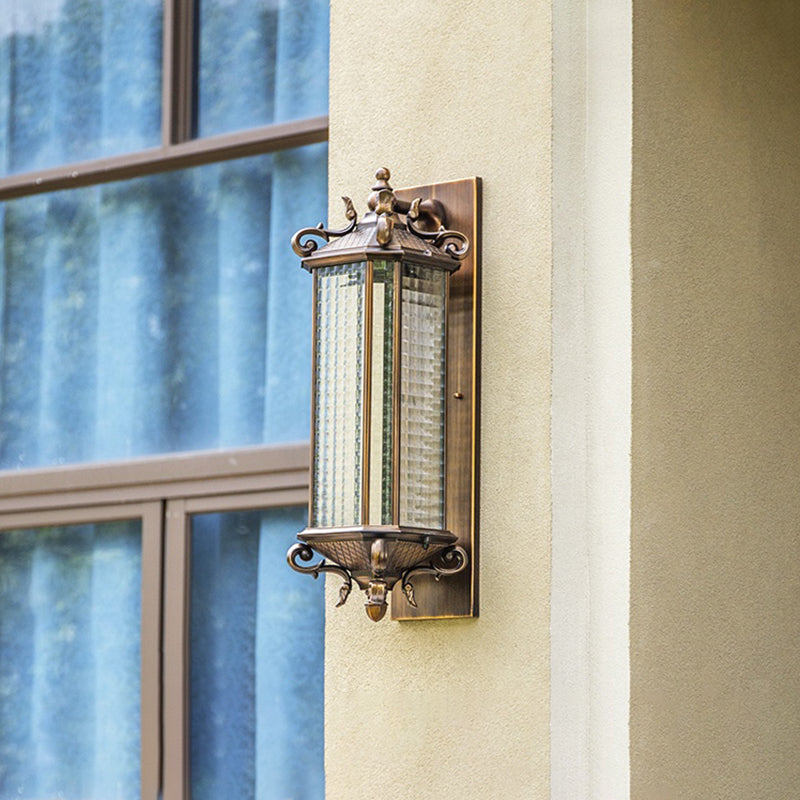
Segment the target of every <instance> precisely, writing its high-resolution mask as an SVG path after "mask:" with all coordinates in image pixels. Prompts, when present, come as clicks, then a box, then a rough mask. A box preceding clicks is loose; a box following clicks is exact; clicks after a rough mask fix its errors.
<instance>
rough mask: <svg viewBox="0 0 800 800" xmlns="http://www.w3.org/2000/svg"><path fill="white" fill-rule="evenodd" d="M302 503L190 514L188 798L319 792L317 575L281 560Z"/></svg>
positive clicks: (320, 619) (303, 799)
mask: <svg viewBox="0 0 800 800" xmlns="http://www.w3.org/2000/svg"><path fill="white" fill-rule="evenodd" d="M304 524H305V509H299V508H286V509H270V510H267V511H250V512H236V513H225V514H203V515H198V516H195V517H193V520H192V563H191V568H192V573H191V574H192V578H191V685H190V692H191V694H190V697H191V700H190V703H191V706H190V707H191V720H190V737H191V744H190V749H191V762H190V784H191V797H192V800H220V798H236V800H255V798H258V800H286V798H294V799H295V800H322V798H323V797H324V795H325V787H324V770H323V708H324V701H323V684H324V628H325V611H324V590H325V586H324V581H313V580H309V578H308V576H306V575H298V574H297V573H295V572H293V571H292V570H290V569H289V568H288V567H287V566H286V551H287V550H288V548H289V546H290V545H291V544H292V542H293V541H295V534H296V532H297V531H298V530H300V529H301V528H303V527H304Z"/></svg>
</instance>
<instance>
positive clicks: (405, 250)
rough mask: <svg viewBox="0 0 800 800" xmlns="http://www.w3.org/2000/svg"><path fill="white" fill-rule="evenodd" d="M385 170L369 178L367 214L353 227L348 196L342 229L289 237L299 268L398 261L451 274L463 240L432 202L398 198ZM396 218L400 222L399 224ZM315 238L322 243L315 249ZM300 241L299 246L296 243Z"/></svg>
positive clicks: (462, 253)
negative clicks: (297, 258) (299, 262)
mask: <svg viewBox="0 0 800 800" xmlns="http://www.w3.org/2000/svg"><path fill="white" fill-rule="evenodd" d="M389 177H390V174H389V170H388V169H385V168H383V169H379V170H378V171H377V172H376V173H375V178H376V183H375V185H374V186H373V187H372V193H371V194H370V196H369V198H368V200H367V207H368V208H369V211H368V212H367V214H365V216H364V219H363V220H362V221H361V222H359V221H358V215H357V213H356V210H355V207H354V206H353V203H352V201H351V200H350V198H349V197H343V198H342V200H343V201H344V204H345V217H346V218H347V219H348V220H349V221H350V224H349V225H348V226H347V227H346V228H342V229H340V230H328V229H326V228H325V227H324V226H323V225H322V223H320V224H319V225H318V226H317V227H315V228H303V229H302V230H299V231H297V233H295V235H294V236H293V237H292V248H293V249H294V251H295V253H297V255H299V256H300V257H301V259H302V264H303V267H305V268H306V269H307V270H309V271H310V270H313V269H315V268H317V267H324V266H331V265H334V264H346V263H352V262H356V261H366V260H368V259H372V260H384V261H385V260H402V261H409V262H413V263H415V264H423V265H425V266H432V267H437V268H439V269H443V270H446V271H448V272H454V271H455V270H457V269H458V268H459V266H460V263H461V261H462V260H463V259H464V258H465V257H466V255H467V253H468V252H469V240H468V239H467V237H466V236H465V235H464V234H463V233H460V232H459V231H450V230H447V229H446V228H445V226H444V216H445V211H444V208H443V206H442V204H441V203H439V202H438V201H437V200H433V199H428V200H423V199H422V198H416V199H414V200H412V201H411V202H410V203H409V202H407V201H403V200H400V199H398V198H397V197H396V196H395V194H394V190H393V189H392V187H391V186H390V185H389ZM401 216H402V217H404V218H405V219H404V220H403V219H401ZM311 236H316V237H319V238H321V239H324V240H325V241H326V244H325V245H323V246H322V247H319V245H318V243H317V242H316V240H314V239H311V238H305V237H311ZM304 238H305V241H302V240H303V239H304Z"/></svg>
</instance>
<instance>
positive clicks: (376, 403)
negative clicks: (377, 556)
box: [369, 261, 396, 525]
mask: <svg viewBox="0 0 800 800" xmlns="http://www.w3.org/2000/svg"><path fill="white" fill-rule="evenodd" d="M395 263H396V262H394V261H376V262H374V264H373V267H372V276H373V278H372V279H373V285H372V354H371V358H372V380H371V408H370V442H369V522H370V523H372V524H374V525H381V524H383V525H389V524H391V522H392V385H393V381H392V371H393V366H394V348H393V347H392V342H393V336H392V333H393V328H394V265H395Z"/></svg>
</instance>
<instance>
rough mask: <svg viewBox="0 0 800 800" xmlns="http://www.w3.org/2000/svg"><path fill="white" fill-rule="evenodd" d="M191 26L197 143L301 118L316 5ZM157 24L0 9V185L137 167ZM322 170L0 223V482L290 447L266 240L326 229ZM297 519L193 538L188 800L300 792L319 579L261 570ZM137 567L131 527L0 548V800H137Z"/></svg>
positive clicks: (319, 71) (31, 7)
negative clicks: (118, 161) (166, 457)
mask: <svg viewBox="0 0 800 800" xmlns="http://www.w3.org/2000/svg"><path fill="white" fill-rule="evenodd" d="M199 8H200V22H201V32H200V57H201V58H200V74H199V78H198V97H199V108H198V130H199V132H200V134H201V135H207V134H211V133H219V132H224V131H230V130H236V129H239V128H243V127H250V126H253V125H263V124H268V123H271V122H277V121H282V120H287V119H293V118H298V117H303V116H309V115H316V114H323V113H325V111H326V106H327V39H328V30H327V15H328V8H327V2H326V0H292V2H289V0H243V1H242V2H236V3H234V4H232V3H231V2H230V0H201V1H200V3H199ZM233 8H235V10H236V13H232V9H233ZM161 11H162V2H161V0H2V2H1V3H0V172H2V173H4V174H7V173H13V172H20V171H27V170H33V169H40V168H44V167H48V166H52V165H55V164H58V163H64V162H70V161H77V160H83V159H88V158H96V157H100V156H106V155H111V154H115V153H122V152H127V151H131V150H135V149H141V148H145V147H151V146H156V145H158V143H159V141H160V122H161V120H160V109H161V90H160V80H161V73H160V70H161V66H160V64H161V37H162V28H161ZM326 156H327V151H326V146H325V145H314V146H309V147H305V148H301V149H298V150H293V151H286V152H282V153H275V154H271V155H265V156H259V157H254V158H249V159H243V160H239V161H232V162H225V163H221V164H214V165H208V166H204V167H199V168H195V169H192V170H184V171H180V172H175V173H170V174H163V175H158V176H152V177H146V178H137V179H134V180H130V181H125V182H120V183H114V184H106V185H102V186H96V187H90V188H85V189H79V190H73V191H64V192H57V193H53V194H45V195H37V196H33V197H28V198H24V199H20V200H13V201H9V202H6V203H2V204H0V334H1V335H0V469H17V468H30V467H39V466H49V465H57V464H75V463H82V462H91V461H103V460H112V459H123V458H129V457H135V456H143V455H150V454H156V453H166V452H175V451H187V450H197V449H207V448H224V447H238V446H246V445H256V444H264V443H277V442H288V441H298V440H303V439H306V438H307V437H308V408H309V394H308V393H309V374H310V362H309V350H310V311H311V309H310V294H311V281H310V279H309V277H308V275H307V274H306V273H304V272H303V271H302V270H301V269H299V266H298V264H297V261H296V259H295V258H294V256H293V255H292V253H291V251H290V248H289V247H288V241H289V237H290V235H291V234H292V232H293V231H294V230H296V229H297V228H299V227H303V226H305V225H308V224H309V222H311V223H316V222H317V221H319V220H322V219H324V218H325V216H326ZM301 516H302V515H301V514H300V513H299V512H297V510H284V511H274V512H268V513H267V512H265V513H264V514H257V515H255V516H250V517H248V516H247V515H244V517H242V515H219V516H218V517H216V518H214V519H211V520H208V519H204V520H201V521H200V522H198V523H197V524H198V526H199V528H198V530H201V531H202V530H204V531H206V534H207V538H205V539H203V538H202V537H201V539H199V540H198V542H197V550H196V556H195V560H194V562H193V563H194V566H195V568H196V570H197V571H196V575H197V576H203V575H205V577H203V578H202V580H201V582H200V583H201V587H200V588H196V586H195V584H193V595H192V599H193V602H194V603H196V604H197V608H196V609H193V610H192V615H193V616H192V618H193V620H202V619H204V618H205V616H206V614H205V610H204V609H207V608H208V603H209V600H208V597H206V595H204V594H203V592H204V591H205V589H204V588H203V587H206V588H207V589H208V591H209V592H211V590H212V589H213V592H212V593H211V594H210V595H209V597H212V598H213V608H214V613H215V614H217V615H218V618H219V619H223V620H224V624H223V626H222V628H221V629H217V628H213V626H212V629H210V630H206V631H204V630H201V629H198V631H197V639H196V641H195V640H194V639H193V642H192V647H193V656H192V658H193V678H192V681H193V682H192V692H193V699H194V701H196V707H197V708H198V709H202V708H210V709H217V710H219V709H225V710H226V712H230V713H227V716H225V717H224V720H225V721H224V724H221V725H220V724H219V718H218V717H217V716H215V714H204V713H200V712H198V713H196V714H195V716H194V717H193V721H192V753H193V761H192V765H193V767H192V768H193V776H192V780H193V784H194V785H193V791H194V792H195V793H196V794H195V795H194V796H195V797H196V798H204V797H209V798H211V797H228V796H230V797H233V796H236V797H242V798H250V797H252V798H254V800H255V799H256V798H258V800H268V799H269V798H281V800H286V799H287V798H295V800H316V798H320V797H322V796H323V794H324V790H323V771H322V716H321V715H322V697H321V692H322V628H323V617H322V614H323V612H322V596H321V582H320V583H317V582H311V581H308V580H307V579H306V580H303V579H302V578H301V577H300V576H297V575H295V574H294V573H292V572H291V571H290V570H289V569H288V567H286V565H285V561H284V553H285V550H286V548H287V547H288V544H289V542H290V541H291V539H292V538H293V536H294V534H295V533H296V531H297V530H299V529H300V528H301V527H302V526H303V519H301ZM126 524H127V523H126ZM204 526H205V527H204ZM101 528H102V530H101ZM245 528H246V530H247V531H248V533H247V534H246V535H243V534H242V531H243V530H244V529H245ZM59 530H62V529H59ZM63 530H66V529H63ZM208 531H210V533H208ZM198 535H199V534H198ZM54 537H55V538H54ZM209 542H210V543H209ZM204 548H205V549H204ZM204 554H205V555H204ZM139 558H140V541H139V536H138V529H137V530H136V531H133V530H130V529H125V531H123V532H121V533H120V532H116V531H111V530H110V529H106V526H83V527H82V528H79V529H78V528H75V529H69V531H68V533H63V534H58V535H56V534H52V535H51V533H49V532H42V531H31V530H28V531H17V532H5V533H4V532H0V797H23V798H25V797H27V798H31V800H32V799H33V798H44V797H53V796H62V797H64V798H65V800H72V799H73V798H74V799H75V800H78V798H81V800H86V799H87V798H94V799H95V800H115V799H116V798H126V800H127V798H129V797H130V798H133V797H136V796H137V794H138V791H139V789H138V768H139V765H138V746H139V742H138V708H139V706H138V702H139V697H138V694H139V686H138V669H139V660H138V659H139V657H138V648H139V639H138V613H139V612H138V608H139V605H138V604H139V598H138V595H137V594H136V592H137V591H138V586H139V577H138V575H139V562H138V560H137V559H139ZM204 570H205V572H204ZM218 572H219V574H217V573H218ZM76 587H81V588H80V593H78V590H77V588H76ZM241 587H246V592H245V594H246V598H245V599H243V598H242V595H241V593H240V591H239V590H240V588H241ZM68 589H69V591H68ZM73 589H74V591H73ZM65 594H66V595H67V596H69V597H70V598H71V603H70V605H69V608H67V607H65V606H64V605H63V603H62V602H61V600H60V598H63V597H64V596H65ZM211 618H213V617H211ZM209 654H212V655H213V658H212V657H211V655H209ZM207 656H208V657H207ZM220 658H221V659H222V661H221V662H219V659H220ZM209 659H211V660H209ZM215 659H216V660H215ZM219 663H222V664H223V665H224V670H223V672H224V673H225V674H227V675H228V677H230V676H231V675H234V676H237V678H238V677H241V681H239V680H237V681H236V682H235V684H234V685H231V683H230V681H229V680H222V679H221V677H220V674H219V671H218V670H217V671H216V672H215V671H214V669H217V667H218V665H219ZM206 666H208V667H209V669H206ZM212 666H214V669H210V667H212ZM70 715H72V716H70ZM65 720H68V722H65ZM298 752H302V753H303V754H304V756H303V757H304V759H305V760H304V761H298V759H297V754H298ZM131 753H133V756H131ZM220 753H223V754H224V756H225V757H224V759H222V760H220V755H219V754H220ZM76 765H80V767H81V769H80V770H77V771H76V770H75V766H76ZM195 779H196V780H195ZM204 786H205V787H206V788H205V789H204V788H203V787H204Z"/></svg>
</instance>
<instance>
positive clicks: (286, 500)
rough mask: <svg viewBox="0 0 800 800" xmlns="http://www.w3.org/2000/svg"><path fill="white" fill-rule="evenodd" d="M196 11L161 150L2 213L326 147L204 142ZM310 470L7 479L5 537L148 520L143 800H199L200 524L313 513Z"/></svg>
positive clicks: (75, 166) (277, 461) (227, 455)
mask: <svg viewBox="0 0 800 800" xmlns="http://www.w3.org/2000/svg"><path fill="white" fill-rule="evenodd" d="M198 12H199V9H198V4H197V1H196V0H164V2H163V6H162V13H163V31H162V92H161V94H162V97H161V144H160V146H158V147H153V148H147V149H143V150H134V151H130V152H126V153H123V154H119V155H114V156H110V157H103V158H97V159H92V160H88V161H81V162H75V163H65V164H60V165H58V166H55V167H49V168H46V169H43V170H36V171H30V172H24V173H17V174H11V175H0V202H4V201H7V200H14V199H17V198H22V197H28V196H32V195H37V194H43V193H48V192H55V191H60V190H69V189H77V188H83V187H88V186H93V185H100V184H104V183H110V182H113V181H123V180H128V179H132V178H138V177H143V176H148V175H154V174H158V173H163V172H169V171H174V170H179V169H185V168H189V167H196V166H203V165H207V164H212V163H217V162H222V161H228V160H232V159H238V158H244V157H247V156H256V155H263V154H267V153H274V152H276V151H281V150H289V149H294V148H297V147H302V146H304V145H310V144H317V143H321V142H326V141H327V140H328V117H327V115H325V116H315V117H306V118H299V119H295V120H291V121H286V122H281V123H276V124H272V125H267V126H262V127H255V128H249V129H243V130H236V131H232V132H230V133H225V134H221V135H215V136H209V137H203V138H198V137H196V136H195V133H196V108H197V92H196V75H197V67H198V65H197V55H198V53H197V39H198V37H197V32H198V31H197V20H198V16H199V14H198ZM309 463H310V462H309V446H308V443H307V442H300V443H290V444H280V445H261V446H256V447H243V448H234V449H220V450H213V451H181V452H175V453H168V454H163V455H155V456H148V457H138V458H133V459H126V460H120V461H113V462H87V463H76V464H68V465H64V466H52V467H37V468H26V469H20V470H14V469H5V470H0V535H2V531H3V530H7V529H12V528H20V527H36V526H40V527H41V526H44V525H68V524H73V523H75V522H86V523H90V522H100V521H105V520H109V519H132V518H140V519H141V520H142V537H143V553H142V627H141V648H142V662H141V664H142V666H141V670H142V672H141V680H142V684H141V692H142V697H141V712H142V716H141V719H142V726H141V737H142V750H141V757H142V763H141V777H142V782H141V797H142V800H155V798H156V797H163V799H164V800H185V799H186V798H188V797H189V795H190V789H189V778H190V776H189V759H188V738H189V728H188V709H189V695H188V691H189V682H188V670H189V642H188V623H189V577H190V576H189V558H190V551H189V547H190V538H189V533H190V522H191V515H192V514H195V513H207V512H220V513H222V512H227V511H235V510H243V509H262V508H273V507H286V506H304V507H307V506H308V495H309V491H310V486H309V483H310V482H309ZM145 544H146V549H145Z"/></svg>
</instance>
